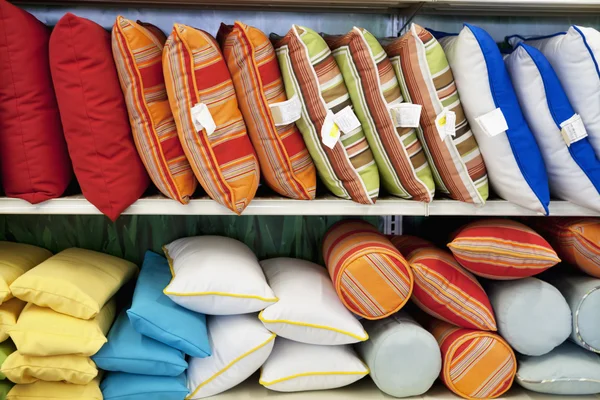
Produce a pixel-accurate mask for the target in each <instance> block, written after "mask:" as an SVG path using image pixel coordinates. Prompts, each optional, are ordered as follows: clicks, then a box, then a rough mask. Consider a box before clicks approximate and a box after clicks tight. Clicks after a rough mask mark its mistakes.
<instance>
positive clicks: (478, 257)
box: [448, 219, 560, 279]
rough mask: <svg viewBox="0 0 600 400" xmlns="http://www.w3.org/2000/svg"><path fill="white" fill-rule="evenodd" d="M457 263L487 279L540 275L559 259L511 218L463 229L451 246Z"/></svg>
mask: <svg viewBox="0 0 600 400" xmlns="http://www.w3.org/2000/svg"><path fill="white" fill-rule="evenodd" d="M448 248H449V249H450V251H452V254H453V255H454V258H456V261H458V262H459V263H460V265H462V266H463V267H464V268H466V269H467V270H469V271H471V272H472V273H474V274H475V275H478V276H481V277H484V278H488V279H518V278H525V277H527V276H532V275H535V274H539V273H540V272H542V271H545V270H546V269H548V268H550V267H552V266H554V265H556V264H557V263H558V262H560V259H559V258H558V256H557V255H556V252H555V251H554V250H553V249H552V247H551V246H550V244H549V243H548V242H547V241H546V240H545V239H544V238H543V237H541V236H540V235H539V234H537V233H536V232H535V231H534V230H533V229H531V228H529V227H527V226H525V225H523V224H521V223H520V222H516V221H511V220H508V219H483V220H478V221H475V222H471V223H469V224H467V225H465V226H463V227H461V228H460V229H459V230H458V231H457V232H456V233H455V234H454V238H453V239H452V241H451V242H450V243H448Z"/></svg>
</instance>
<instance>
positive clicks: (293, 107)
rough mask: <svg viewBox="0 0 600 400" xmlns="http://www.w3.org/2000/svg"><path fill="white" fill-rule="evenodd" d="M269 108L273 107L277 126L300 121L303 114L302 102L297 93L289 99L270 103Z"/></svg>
mask: <svg viewBox="0 0 600 400" xmlns="http://www.w3.org/2000/svg"><path fill="white" fill-rule="evenodd" d="M269 108H270V109H271V115H273V120H274V121H275V126H284V125H289V124H291V123H292V122H296V121H298V120H299V119H300V116H301V115H302V104H301V103H300V98H299V97H298V95H297V94H295V95H294V96H293V97H292V98H291V99H289V100H286V101H280V102H279V103H273V104H269Z"/></svg>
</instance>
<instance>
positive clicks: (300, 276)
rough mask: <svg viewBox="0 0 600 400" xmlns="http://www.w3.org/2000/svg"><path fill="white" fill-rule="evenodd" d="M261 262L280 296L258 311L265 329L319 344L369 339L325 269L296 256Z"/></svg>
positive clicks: (276, 293) (272, 285) (345, 342)
mask: <svg viewBox="0 0 600 400" xmlns="http://www.w3.org/2000/svg"><path fill="white" fill-rule="evenodd" d="M260 265H261V266H262V268H263V271H264V272H265V275H266V277H267V281H268V282H269V285H270V286H271V288H272V289H273V292H275V296H277V298H278V299H279V301H278V302H277V303H275V304H273V305H270V306H268V307H267V308H265V309H264V310H263V311H262V312H261V313H260V314H259V318H260V320H261V321H262V322H263V324H265V327H266V328H267V329H268V330H270V331H271V332H274V333H276V334H277V336H281V337H284V338H287V339H290V340H295V341H297V342H302V343H310V344H320V345H339V344H350V343H357V342H363V341H365V340H367V339H368V338H369V336H368V335H367V332H365V330H364V329H363V327H362V325H361V324H360V322H359V321H358V320H357V319H356V317H354V315H352V313H351V312H350V311H348V309H347V308H346V307H345V306H344V304H343V303H342V302H341V301H340V299H339V297H338V296H337V294H336V292H335V289H334V288H333V284H332V283H331V279H330V278H329V275H328V274H327V271H326V270H325V268H323V267H321V266H320V265H317V264H314V263H311V262H309V261H304V260H298V259H295V258H273V259H270V260H265V261H261V262H260Z"/></svg>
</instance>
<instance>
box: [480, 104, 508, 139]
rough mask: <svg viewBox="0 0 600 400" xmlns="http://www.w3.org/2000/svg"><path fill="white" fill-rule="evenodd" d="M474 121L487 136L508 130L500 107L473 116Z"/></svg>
mask: <svg viewBox="0 0 600 400" xmlns="http://www.w3.org/2000/svg"><path fill="white" fill-rule="evenodd" d="M475 121H477V124H478V125H479V126H480V127H481V129H482V130H483V132H484V133H485V134H486V135H488V136H489V137H494V136H496V135H499V134H501V133H503V132H506V131H507V130H508V123H507V122H506V118H504V113H503V112H502V110H501V109H500V108H496V109H495V110H494V111H490V112H489V113H487V114H483V115H481V116H479V117H477V118H475Z"/></svg>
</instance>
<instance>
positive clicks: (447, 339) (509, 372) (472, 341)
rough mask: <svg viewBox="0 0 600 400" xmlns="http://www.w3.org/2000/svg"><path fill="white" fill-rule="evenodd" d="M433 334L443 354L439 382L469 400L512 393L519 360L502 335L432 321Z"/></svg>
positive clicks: (431, 329) (431, 330)
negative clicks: (510, 390) (509, 390)
mask: <svg viewBox="0 0 600 400" xmlns="http://www.w3.org/2000/svg"><path fill="white" fill-rule="evenodd" d="M429 328H430V332H431V333H432V334H433V336H434V337H435V338H436V340H437V341H438V344H439V346H440V350H441V352H442V372H441V373H440V378H441V379H442V381H443V382H444V384H445V385H446V386H447V387H448V389H450V390H452V391H453V392H454V393H456V394H457V395H459V396H461V397H464V398H466V399H493V398H496V397H498V396H500V395H502V394H504V393H505V392H506V391H507V390H508V389H510V387H511V385H512V383H513V379H514V377H515V373H516V371H517V360H516V358H515V354H514V353H513V351H512V349H511V348H510V346H509V345H508V344H507V343H506V342H505V341H504V339H502V338H501V337H500V336H499V335H497V334H495V333H490V332H481V331H476V330H472V329H463V328H458V327H456V326H453V325H450V324H448V323H446V322H442V321H433V322H431V324H430V327H429Z"/></svg>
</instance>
